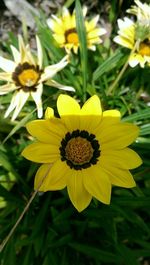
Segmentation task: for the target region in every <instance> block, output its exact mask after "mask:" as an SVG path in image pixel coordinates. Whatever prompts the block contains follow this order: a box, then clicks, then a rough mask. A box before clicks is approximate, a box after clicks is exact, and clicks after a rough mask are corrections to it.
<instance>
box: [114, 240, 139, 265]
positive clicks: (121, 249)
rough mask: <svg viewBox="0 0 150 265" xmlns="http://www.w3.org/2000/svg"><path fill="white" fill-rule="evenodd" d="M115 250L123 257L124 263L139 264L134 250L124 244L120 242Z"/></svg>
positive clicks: (126, 264)
mask: <svg viewBox="0 0 150 265" xmlns="http://www.w3.org/2000/svg"><path fill="white" fill-rule="evenodd" d="M117 250H118V253H119V254H120V256H121V257H122V258H123V264H124V265H139V263H138V261H137V259H136V255H135V254H134V252H133V251H131V250H130V249H129V248H127V247H126V246H125V245H123V244H121V243H120V244H119V245H118V246H117Z"/></svg>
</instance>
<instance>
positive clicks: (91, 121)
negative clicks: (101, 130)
mask: <svg viewBox="0 0 150 265" xmlns="http://www.w3.org/2000/svg"><path fill="white" fill-rule="evenodd" d="M80 115H81V116H80V129H81V130H83V129H84V130H89V131H91V130H93V128H96V127H97V126H98V125H99V123H100V121H101V117H102V108H101V102H100V100H99V98H98V96H96V95H94V96H92V97H90V98H89V99H88V100H87V101H86V102H85V103H84V105H83V107H82V109H81V111H80Z"/></svg>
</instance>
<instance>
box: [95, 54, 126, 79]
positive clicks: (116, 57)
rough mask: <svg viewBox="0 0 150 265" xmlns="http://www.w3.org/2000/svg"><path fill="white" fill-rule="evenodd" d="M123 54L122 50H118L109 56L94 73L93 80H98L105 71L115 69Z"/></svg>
mask: <svg viewBox="0 0 150 265" xmlns="http://www.w3.org/2000/svg"><path fill="white" fill-rule="evenodd" d="M122 57H123V54H122V53H121V51H120V50H117V51H116V52H115V53H114V54H113V55H111V56H110V57H108V59H107V60H105V61H104V62H103V63H102V64H101V65H100V66H99V67H98V68H97V69H96V70H95V71H94V73H93V81H96V80H97V79H98V78H100V77H101V76H102V75H103V74H104V73H106V72H108V71H110V70H111V69H113V68H114V67H115V66H116V65H117V63H118V62H119V61H120V60H121V58H122Z"/></svg>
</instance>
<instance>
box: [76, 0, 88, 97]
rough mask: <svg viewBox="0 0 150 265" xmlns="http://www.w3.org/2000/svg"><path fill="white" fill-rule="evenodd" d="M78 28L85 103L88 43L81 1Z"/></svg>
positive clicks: (77, 13) (77, 20)
mask: <svg viewBox="0 0 150 265" xmlns="http://www.w3.org/2000/svg"><path fill="white" fill-rule="evenodd" d="M75 14H76V26H77V33H78V37H79V43H80V52H81V66H82V75H83V101H85V93H86V90H87V76H88V74H87V41H86V29H85V24H84V17H83V13H82V8H81V4H80V2H79V0H76V13H75Z"/></svg>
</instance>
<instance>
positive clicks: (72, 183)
mask: <svg viewBox="0 0 150 265" xmlns="http://www.w3.org/2000/svg"><path fill="white" fill-rule="evenodd" d="M67 190H68V194H69V197H70V200H71V202H72V204H73V205H74V207H75V208H76V209H77V210H78V211H79V212H81V211H83V210H84V209H85V208H86V207H87V206H88V205H89V204H90V201H91V199H92V196H91V195H90V194H89V193H88V192H87V191H86V189H85V187H84V185H83V179H82V172H81V171H79V170H78V171H77V170H73V169H70V170H69V171H68V175H67Z"/></svg>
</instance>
